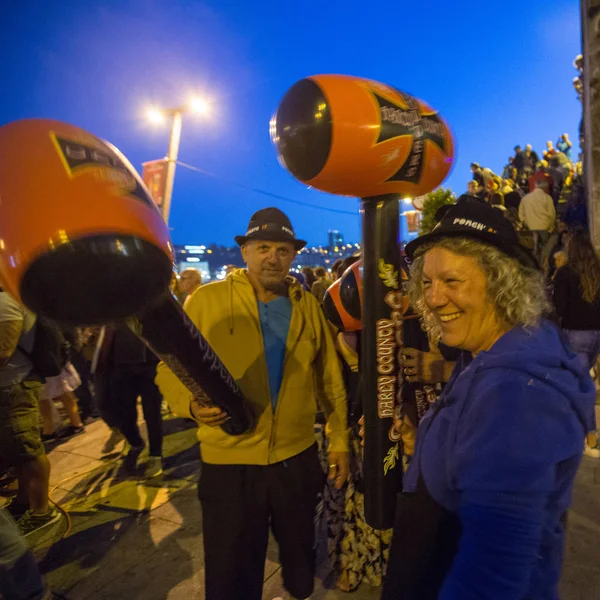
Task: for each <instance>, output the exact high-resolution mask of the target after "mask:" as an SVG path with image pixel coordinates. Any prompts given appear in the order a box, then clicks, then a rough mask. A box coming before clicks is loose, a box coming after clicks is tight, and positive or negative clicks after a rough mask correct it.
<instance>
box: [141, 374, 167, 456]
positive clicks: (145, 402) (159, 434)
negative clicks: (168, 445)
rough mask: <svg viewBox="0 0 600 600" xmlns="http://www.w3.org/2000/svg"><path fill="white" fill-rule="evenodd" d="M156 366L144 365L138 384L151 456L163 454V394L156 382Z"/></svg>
mask: <svg viewBox="0 0 600 600" xmlns="http://www.w3.org/2000/svg"><path fill="white" fill-rule="evenodd" d="M155 377H156V367H154V366H152V367H143V369H140V372H139V374H138V385H139V390H140V394H141V395H142V409H143V411H144V420H145V421H146V427H147V429H148V442H149V445H150V456H162V441H163V427H162V411H161V407H162V395H161V393H160V391H159V389H158V386H157V385H156V384H155V383H154V378H155Z"/></svg>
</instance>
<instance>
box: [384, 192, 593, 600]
mask: <svg viewBox="0 0 600 600" xmlns="http://www.w3.org/2000/svg"><path fill="white" fill-rule="evenodd" d="M406 251H407V254H408V256H409V258H411V259H413V266H412V270H411V282H412V283H411V287H410V291H409V294H410V298H411V305H413V306H415V307H416V308H417V309H418V310H419V311H420V313H421V314H422V318H423V320H424V323H425V326H426V328H427V329H428V330H429V334H430V335H431V336H432V337H434V338H435V337H438V336H439V337H441V340H442V342H443V343H445V344H447V345H448V346H451V347H454V348H459V349H461V350H464V351H467V352H468V353H470V354H471V356H472V358H471V357H469V356H468V355H462V357H461V359H460V360H459V362H458V364H457V366H456V368H455V370H454V373H453V374H452V377H451V379H450V381H449V382H448V384H447V385H446V387H445V389H444V391H443V392H442V394H441V397H440V400H438V402H436V403H435V404H434V405H433V406H432V407H431V408H430V410H429V411H428V412H427V413H426V414H425V416H424V418H423V420H422V421H421V423H420V425H419V430H418V434H417V445H416V450H415V455H414V458H413V460H412V461H411V464H410V466H409V468H408V471H407V474H406V477H405V480H404V493H403V495H402V496H401V499H400V501H399V507H398V511H397V519H396V523H395V526H394V538H393V540H392V548H391V551H390V562H389V567H388V570H387V575H386V580H385V582H384V591H383V596H382V598H383V600H391V599H397V598H402V599H403V600H469V599H477V600H524V599H525V598H527V599H528V600H548V599H551V598H552V599H554V598H558V581H559V577H560V568H561V562H562V554H563V546H564V522H565V513H566V511H567V509H568V507H569V504H570V501H571V494H572V490H573V482H574V478H575V473H576V471H577V468H578V466H579V463H580V461H581V455H582V451H583V447H584V437H585V434H586V433H587V432H588V431H590V429H592V428H593V427H594V426H595V424H594V403H595V388H594V384H593V382H592V380H591V378H590V376H589V373H588V372H587V370H586V369H585V368H584V367H583V365H582V364H581V363H580V361H579V359H578V358H577V356H576V355H575V354H574V353H573V352H572V351H571V350H570V348H569V347H568V345H567V343H566V340H563V338H562V336H561V333H560V331H559V329H558V328H557V327H556V326H554V325H553V324H551V323H550V322H549V321H546V320H545V319H544V314H545V313H546V312H547V311H548V310H549V306H548V302H547V299H546V294H545V285H544V280H543V276H542V274H541V273H540V272H539V269H538V268H537V265H536V262H535V260H534V259H533V258H532V256H531V254H530V253H529V252H528V251H526V250H525V249H524V248H523V247H521V246H520V245H519V243H518V237H517V235H516V232H515V231H514V229H513V228H512V226H511V224H510V222H509V221H508V220H507V219H504V218H503V216H502V215H501V214H500V213H499V212H498V211H496V210H495V209H493V208H491V207H489V206H486V205H482V204H480V203H476V202H462V203H458V204H457V205H456V207H455V208H454V209H453V210H451V211H450V212H449V213H448V215H447V216H446V217H445V218H444V219H443V220H442V221H441V224H440V226H439V227H438V228H437V229H436V230H435V231H433V232H431V233H430V234H427V235H425V236H422V237H420V238H417V239H416V240H414V241H412V242H411V243H409V244H408V245H407V248H406ZM411 374H412V371H410V370H409V369H405V375H409V376H410V375H411ZM406 540H410V543H406Z"/></svg>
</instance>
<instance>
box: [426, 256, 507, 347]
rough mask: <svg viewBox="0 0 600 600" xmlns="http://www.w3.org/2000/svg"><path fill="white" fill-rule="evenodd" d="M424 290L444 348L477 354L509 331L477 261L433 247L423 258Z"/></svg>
mask: <svg viewBox="0 0 600 600" xmlns="http://www.w3.org/2000/svg"><path fill="white" fill-rule="evenodd" d="M421 286H422V289H423V297H424V299H425V303H426V304H427V308H428V309H429V310H430V311H431V313H432V314H433V316H434V318H435V321H436V323H437V325H438V326H439V327H440V329H441V332H442V342H443V343H444V344H446V345H448V346H452V347H454V348H460V349H462V350H468V351H469V352H471V353H473V354H477V353H478V352H481V351H482V350H489V349H490V348H491V347H492V345H493V344H494V342H495V341H496V340H497V339H498V338H499V337H501V336H502V335H503V334H504V333H506V331H508V329H509V328H507V327H504V326H503V325H502V324H501V323H500V322H499V321H498V318H497V315H496V310H495V307H494V305H493V303H492V301H491V300H490V298H489V297H488V294H487V289H486V288H487V286H486V276H485V273H484V272H483V269H482V268H481V266H480V264H479V262H478V260H477V259H476V258H475V257H472V256H462V255H460V254H456V253H455V252H452V251H451V250H447V249H445V248H440V247H435V246H434V247H433V248H431V250H429V251H427V253H426V254H425V256H424V263H423V275H422V279H421Z"/></svg>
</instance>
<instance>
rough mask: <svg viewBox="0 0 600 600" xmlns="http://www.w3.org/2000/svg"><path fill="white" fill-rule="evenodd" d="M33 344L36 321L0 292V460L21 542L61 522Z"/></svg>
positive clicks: (13, 300) (28, 312)
mask: <svg viewBox="0 0 600 600" xmlns="http://www.w3.org/2000/svg"><path fill="white" fill-rule="evenodd" d="M34 343H35V315H33V313H31V312H30V311H29V310H28V309H26V308H25V307H23V306H21V305H20V304H19V303H18V302H17V301H16V300H15V299H14V298H13V297H12V296H11V295H10V294H9V293H8V292H6V291H4V290H2V289H1V288H0V456H2V462H3V465H5V466H8V467H13V468H14V469H15V472H16V474H17V478H18V482H19V487H18V492H17V495H16V497H15V498H14V500H13V501H12V502H11V504H10V505H9V507H8V511H9V512H10V514H11V515H12V517H13V518H14V519H15V520H16V521H17V524H18V526H19V529H20V530H21V533H22V534H23V535H25V536H27V535H30V534H33V533H34V532H36V531H39V530H41V529H44V528H46V527H49V526H50V525H52V524H53V523H56V522H57V521H58V520H59V519H60V513H59V512H58V511H57V510H56V509H55V508H54V507H53V506H51V505H50V503H49V501H48V484H49V480H50V462H49V461H48V457H47V456H46V451H45V450H44V444H43V443H42V439H41V434H40V430H39V418H40V414H39V399H40V395H41V393H42V388H43V383H42V380H41V379H40V378H39V377H38V376H37V375H35V374H34V373H33V363H32V361H31V359H30V356H31V353H32V351H33V347H34Z"/></svg>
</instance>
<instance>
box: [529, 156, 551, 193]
mask: <svg viewBox="0 0 600 600" xmlns="http://www.w3.org/2000/svg"><path fill="white" fill-rule="evenodd" d="M548 170H549V165H548V161H546V160H542V161H540V162H539V163H538V165H537V167H536V171H535V173H534V174H533V175H531V176H530V177H529V179H528V185H529V191H530V192H533V190H535V188H536V187H541V188H542V189H543V190H544V191H545V192H546V193H547V194H549V195H550V196H552V192H553V191H554V189H553V179H552V176H551V175H550V174H549V173H548ZM539 184H542V185H539Z"/></svg>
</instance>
